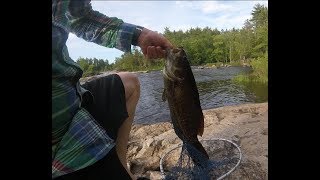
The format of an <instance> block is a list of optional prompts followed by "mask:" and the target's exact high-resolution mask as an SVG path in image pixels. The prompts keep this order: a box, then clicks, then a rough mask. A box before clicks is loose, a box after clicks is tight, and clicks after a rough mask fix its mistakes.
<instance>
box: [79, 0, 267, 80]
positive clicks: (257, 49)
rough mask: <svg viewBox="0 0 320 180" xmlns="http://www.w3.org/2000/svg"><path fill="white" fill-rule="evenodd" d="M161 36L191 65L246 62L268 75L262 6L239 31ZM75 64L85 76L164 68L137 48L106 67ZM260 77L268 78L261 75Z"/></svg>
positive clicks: (200, 30) (92, 63)
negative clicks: (183, 50) (102, 71)
mask: <svg viewBox="0 0 320 180" xmlns="http://www.w3.org/2000/svg"><path fill="white" fill-rule="evenodd" d="M163 35H164V36H165V37H166V38H167V39H168V40H169V41H170V42H171V43H172V44H173V45H174V46H181V47H183V48H184V49H185V51H186V53H187V55H188V60H189V61H190V63H191V65H205V64H215V63H216V64H217V63H224V64H240V63H243V62H248V63H250V64H251V65H252V66H255V67H253V69H257V71H259V72H267V71H266V70H265V69H266V68H267V63H268V61H267V52H268V8H267V7H266V6H264V5H261V4H256V5H255V6H254V7H253V10H252V12H251V18H250V19H247V20H246V21H245V22H244V24H243V27H242V28H240V29H235V28H232V29H222V30H218V29H217V28H214V29H213V28H210V27H205V28H199V27H195V28H190V29H188V30H187V31H185V32H184V31H182V30H178V31H175V30H173V31H171V30H170V29H169V28H167V27H166V28H165V29H164V33H163ZM78 61H79V64H80V66H81V67H83V68H84V67H85V68H84V71H85V72H88V73H89V72H91V73H92V72H95V71H99V70H109V69H116V70H128V71H137V70H150V69H161V68H162V67H163V61H162V60H153V61H150V60H147V59H145V58H144V56H143V54H142V52H141V50H140V49H139V48H136V47H134V48H133V49H132V52H131V53H125V54H123V55H122V56H121V57H119V58H116V59H115V62H114V63H113V64H109V63H108V61H103V60H94V59H93V60H91V59H86V58H85V59H83V58H81V59H80V60H78ZM78 61H77V62H78ZM256 61H259V62H260V63H257V62H256ZM102 62H104V64H103V63H102ZM81 63H82V64H81ZM99 63H100V64H99ZM256 64H258V66H256ZM261 68H262V69H264V70H261ZM259 69H260V70H259ZM88 73H87V74H88ZM260 75H261V73H260ZM263 76H267V75H266V74H263Z"/></svg>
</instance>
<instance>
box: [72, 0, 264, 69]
mask: <svg viewBox="0 0 320 180" xmlns="http://www.w3.org/2000/svg"><path fill="white" fill-rule="evenodd" d="M258 3H260V4H263V5H265V6H267V7H268V1H267V0H264V1H248V0H246V1H239V0H237V1H229V0H227V1H223V0H220V1H92V2H91V5H92V8H93V10H97V11H99V12H101V13H103V14H105V15H107V16H110V17H117V18H120V19H122V20H123V21H124V22H127V23H131V24H136V25H140V26H144V27H146V28H148V29H151V30H153V31H157V32H160V33H163V31H164V28H165V27H168V28H169V30H171V31H173V30H183V31H186V30H188V29H190V28H191V27H200V28H204V27H206V26H207V27H210V28H212V29H214V28H217V29H218V30H221V29H231V28H242V26H243V24H244V22H245V20H246V19H250V17H251V12H252V10H253V7H254V5H255V4H258ZM67 46H68V50H69V55H70V57H71V58H72V59H73V60H75V61H76V60H77V59H78V58H79V57H87V58H97V59H103V60H106V59H107V60H108V61H109V63H112V62H114V60H115V58H116V57H120V56H121V55H122V54H123V52H122V51H120V50H117V49H115V48H106V47H103V46H100V45H97V44H94V43H92V42H86V41H85V40H83V39H80V38H78V37H77V36H75V35H74V34H71V33H70V34H69V38H68V41H67Z"/></svg>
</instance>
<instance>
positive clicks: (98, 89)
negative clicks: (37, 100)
mask: <svg viewBox="0 0 320 180" xmlns="http://www.w3.org/2000/svg"><path fill="white" fill-rule="evenodd" d="M82 87H84V88H85V89H87V90H89V91H90V92H91V93H92V95H93V96H94V99H93V101H91V100H89V99H86V98H88V96H84V97H83V103H82V107H84V108H85V109H87V110H88V112H90V114H91V115H92V116H93V117H94V118H95V119H96V120H97V121H98V122H99V123H100V125H101V126H102V127H103V128H104V129H105V130H106V132H107V134H108V135H109V136H110V137H111V138H113V139H114V140H115V139H116V138H117V132H118V129H119V127H120V126H121V124H122V123H123V121H124V120H125V119H126V118H127V117H128V112H127V108H126V99H125V90H124V86H123V83H122V81H121V78H120V76H119V75H117V74H113V75H108V76H104V77H100V78H97V79H94V80H92V81H89V82H86V83H85V84H83V85H82ZM103 179H110V180H113V179H124V180H126V179H131V178H130V176H129V174H128V173H127V171H126V169H125V168H124V167H123V166H122V164H121V162H120V160H119V158H118V155H117V153H116V150H115V147H114V148H112V149H111V150H110V152H109V153H108V154H107V155H106V156H105V157H104V158H102V159H101V160H99V161H97V162H96V163H94V164H93V165H91V166H88V167H86V168H83V169H81V170H79V171H75V172H73V173H70V174H66V175H64V176H61V177H58V178H57V180H103Z"/></svg>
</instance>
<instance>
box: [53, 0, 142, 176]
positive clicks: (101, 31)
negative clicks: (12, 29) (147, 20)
mask: <svg viewBox="0 0 320 180" xmlns="http://www.w3.org/2000/svg"><path fill="white" fill-rule="evenodd" d="M135 27H136V26H135V25H133V24H129V23H124V22H123V21H122V20H121V19H118V18H115V17H107V16H105V15H103V14H101V13H99V12H98V11H94V10H92V7H91V4H90V1H88V0H52V178H56V177H59V176H61V175H64V174H68V173H71V172H74V171H77V170H80V169H82V168H85V167H87V166H90V165H92V164H93V163H95V162H97V161H98V160H99V159H101V158H103V157H104V156H105V155H106V154H107V153H108V152H109V151H110V149H112V148H113V147H114V145H115V142H114V140H113V139H111V138H110V137H109V136H108V135H107V133H106V132H105V130H104V129H103V128H102V127H101V126H100V125H99V124H98V123H97V122H96V121H95V119H94V118H93V117H92V116H91V115H90V114H89V113H88V112H87V111H86V110H85V109H84V108H81V101H82V96H83V94H84V93H89V94H91V93H90V92H89V91H87V90H85V89H84V88H82V87H81V86H80V83H79V79H80V77H81V76H82V73H83V71H82V70H81V68H80V66H79V65H78V64H77V63H75V62H74V61H73V60H72V59H71V58H70V57H69V54H68V49H67V47H66V41H67V39H68V34H69V32H71V33H74V34H75V35H76V36H78V37H80V38H83V39H84V40H86V41H89V42H94V43H96V44H99V45H101V46H105V47H109V48H117V49H119V50H121V51H124V52H128V51H130V50H131V43H132V37H133V32H134V28H135Z"/></svg>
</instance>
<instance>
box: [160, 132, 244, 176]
mask: <svg viewBox="0 0 320 180" xmlns="http://www.w3.org/2000/svg"><path fill="white" fill-rule="evenodd" d="M215 140H220V141H227V142H229V143H231V144H232V145H234V146H235V147H236V148H237V149H238V151H239V161H238V162H237V164H236V165H235V166H234V167H233V168H232V169H231V170H229V171H228V172H227V173H225V174H223V175H222V176H220V177H219V178H217V180H221V179H223V178H225V177H226V176H228V175H229V174H231V173H232V172H233V171H234V170H235V169H236V168H237V167H238V166H239V164H240V162H241V160H242V152H241V149H240V146H238V145H237V144H236V143H234V142H233V141H231V140H228V139H224V138H211V139H201V140H200V142H201V141H215ZM182 145H183V143H179V144H178V145H175V146H174V147H173V148H171V149H170V150H168V151H167V152H166V153H164V155H163V156H162V157H161V159H160V172H161V176H162V179H165V172H164V170H163V166H162V163H163V159H165V158H166V157H167V155H168V154H169V153H170V152H171V151H173V150H175V149H177V148H179V147H182Z"/></svg>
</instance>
